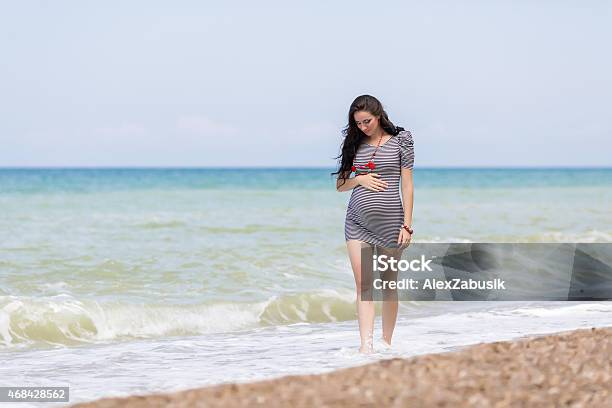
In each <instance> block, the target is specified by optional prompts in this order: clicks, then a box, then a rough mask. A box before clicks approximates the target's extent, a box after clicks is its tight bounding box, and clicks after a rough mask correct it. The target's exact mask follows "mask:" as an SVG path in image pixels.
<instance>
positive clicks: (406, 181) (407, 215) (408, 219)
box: [401, 168, 414, 226]
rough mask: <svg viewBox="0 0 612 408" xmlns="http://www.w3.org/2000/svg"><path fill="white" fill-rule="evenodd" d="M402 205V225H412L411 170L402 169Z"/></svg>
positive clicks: (412, 189) (412, 188)
mask: <svg viewBox="0 0 612 408" xmlns="http://www.w3.org/2000/svg"><path fill="white" fill-rule="evenodd" d="M401 177H402V203H403V205H404V224H406V225H408V226H410V225H411V223H412V207H413V202H414V186H413V184H412V169H408V168H402V170H401Z"/></svg>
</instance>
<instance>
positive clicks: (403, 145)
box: [398, 130, 414, 169]
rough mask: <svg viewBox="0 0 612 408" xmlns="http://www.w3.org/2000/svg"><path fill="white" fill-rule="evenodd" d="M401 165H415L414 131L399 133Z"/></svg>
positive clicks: (409, 167) (410, 166) (409, 166)
mask: <svg viewBox="0 0 612 408" xmlns="http://www.w3.org/2000/svg"><path fill="white" fill-rule="evenodd" d="M398 136H399V146H400V163H401V167H403V168H408V169H411V168H413V166H414V141H413V140H412V133H410V132H409V131H407V130H406V131H403V132H401V133H400V134H399V135H398Z"/></svg>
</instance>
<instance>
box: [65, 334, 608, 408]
mask: <svg viewBox="0 0 612 408" xmlns="http://www.w3.org/2000/svg"><path fill="white" fill-rule="evenodd" d="M220 369H221V370H222V369H223V368H222V367H220ZM162 406H164V407H166V406H169V407H251V406H265V407H267V408H268V407H279V406H290V407H294V408H295V407H310V406H316V407H323V406H336V407H344V406H347V407H349V406H350V407H354V406H361V407H369V406H372V407H374V406H377V407H379V406H397V407H408V406H410V407H412V406H415V407H421V406H425V407H430V406H431V407H457V406H474V407H551V406H555V407H560V406H563V407H565V406H571V407H604V406H608V407H612V327H608V328H592V329H586V330H576V331H570V332H563V333H558V334H554V335H547V336H539V337H530V338H526V339H521V340H517V341H503V342H496V343H489V344H478V345H475V346H469V347H467V348H464V349H462V350H459V351H454V352H448V353H441V354H428V355H423V356H416V357H413V358H410V359H399V358H395V359H391V360H384V361H378V362H375V363H372V364H368V365H364V366H360V367H352V368H346V369H341V370H337V371H334V372H331V373H327V374H320V375H293V376H287V377H282V378H278V379H273V380H265V381H258V382H252V383H248V384H223V385H217V386H211V387H206V388H199V389H193V390H188V391H181V392H175V393H168V394H156V395H146V396H132V397H128V398H104V399H100V400H97V401H93V402H90V403H83V404H76V405H73V407H97V408H101V407H143V408H144V407H162Z"/></svg>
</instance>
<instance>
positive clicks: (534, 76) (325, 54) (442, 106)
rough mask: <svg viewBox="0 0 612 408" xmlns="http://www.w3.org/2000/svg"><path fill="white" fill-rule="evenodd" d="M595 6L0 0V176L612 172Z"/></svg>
mask: <svg viewBox="0 0 612 408" xmlns="http://www.w3.org/2000/svg"><path fill="white" fill-rule="evenodd" d="M611 21H612V2H609V1H604V0H602V1H526V0H523V1H521V0H514V1H495V2H492V1H461V2H457V1H435V2H425V1H420V2H414V1H398V2H392V1H377V2H365V1H316V0H311V1H308V2H306V1H304V2H287V1H266V0H262V1H256V2H253V1H223V2H210V1H173V2H169V1H136V0H133V1H129V2H125V1H110V0H109V1H97V2H94V1H61V0H58V1H53V2H51V1H31V0H23V1H12V2H11V1H1V2H0V51H1V53H2V57H1V58H2V63H1V64H0V112H1V115H2V118H1V119H0V167H139V166H143V167H334V166H336V159H335V157H336V156H337V155H338V153H339V148H340V144H341V142H342V134H341V130H342V128H343V127H344V126H346V124H347V121H348V116H347V115H348V109H349V106H350V104H351V102H352V101H353V100H354V99H355V98H356V97H357V96H359V95H362V94H370V95H373V96H376V97H377V98H378V99H379V100H380V101H381V102H382V103H383V105H384V107H385V109H386V111H387V113H388V114H389V117H390V119H391V120H392V121H393V123H395V124H396V125H399V126H402V127H404V128H405V129H408V130H410V131H411V133H412V135H413V138H414V142H415V168H418V167H419V166H421V167H491V166H495V167H581V166H608V167H609V166H612V115H611V114H610V113H611V106H612V54H611V53H610V52H609V46H610V40H611V39H612V24H610V22H611Z"/></svg>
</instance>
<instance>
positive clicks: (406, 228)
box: [402, 224, 414, 235]
mask: <svg viewBox="0 0 612 408" xmlns="http://www.w3.org/2000/svg"><path fill="white" fill-rule="evenodd" d="M402 228H403V229H405V230H406V231H408V233H409V234H410V235H412V234H414V230H413V229H412V228H410V227H409V226H408V225H406V224H404V225H402Z"/></svg>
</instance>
